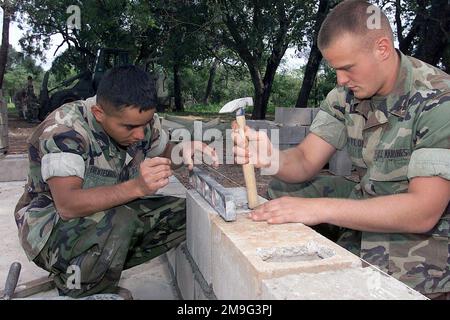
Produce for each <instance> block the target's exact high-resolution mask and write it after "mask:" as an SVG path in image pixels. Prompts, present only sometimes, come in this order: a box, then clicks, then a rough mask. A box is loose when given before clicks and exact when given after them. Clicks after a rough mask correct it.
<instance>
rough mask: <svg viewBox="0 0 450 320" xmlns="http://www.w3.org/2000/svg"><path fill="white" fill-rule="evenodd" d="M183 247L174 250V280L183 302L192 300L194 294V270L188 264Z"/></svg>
mask: <svg viewBox="0 0 450 320" xmlns="http://www.w3.org/2000/svg"><path fill="white" fill-rule="evenodd" d="M183 248H185V247H184V245H180V246H178V247H177V250H176V280H177V286H178V289H179V290H180V294H181V296H182V298H183V299H184V300H193V299H194V293H195V285H194V282H195V281H194V269H193V268H192V265H191V264H190V262H189V259H188V257H187V256H186V252H185V251H184V250H183Z"/></svg>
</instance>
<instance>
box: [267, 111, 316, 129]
mask: <svg viewBox="0 0 450 320" xmlns="http://www.w3.org/2000/svg"><path fill="white" fill-rule="evenodd" d="M315 109H316V108H280V107H277V108H275V122H276V123H281V124H283V125H288V126H309V125H310V124H311V123H312V120H313V119H314V116H315V114H317V111H314V110H315ZM314 113H315V114H314Z"/></svg>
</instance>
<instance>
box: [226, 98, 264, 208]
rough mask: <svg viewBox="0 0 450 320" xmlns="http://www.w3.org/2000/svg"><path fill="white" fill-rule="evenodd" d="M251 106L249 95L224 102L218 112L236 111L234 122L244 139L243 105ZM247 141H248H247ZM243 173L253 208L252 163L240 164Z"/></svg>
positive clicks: (253, 181)
mask: <svg viewBox="0 0 450 320" xmlns="http://www.w3.org/2000/svg"><path fill="white" fill-rule="evenodd" d="M246 106H253V99H252V98H251V97H248V98H241V99H236V100H233V101H230V102H228V103H227V104H225V105H224V106H223V107H222V109H220V111H219V113H230V112H236V122H237V124H238V126H239V131H240V134H241V135H242V137H243V138H244V139H246V138H245V136H244V129H245V107H246ZM247 142H248V141H247ZM242 171H243V173H244V179H245V186H246V189H247V198H248V207H249V208H250V209H254V208H256V207H257V206H258V193H257V191H256V179H255V168H254V166H253V164H251V163H247V164H243V165H242Z"/></svg>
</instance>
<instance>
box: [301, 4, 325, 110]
mask: <svg viewBox="0 0 450 320" xmlns="http://www.w3.org/2000/svg"><path fill="white" fill-rule="evenodd" d="M328 11H330V4H329V1H328V0H320V3H319V9H318V10H317V15H316V23H315V25H314V38H313V41H312V45H311V53H310V54H309V58H308V63H307V64H306V68H305V75H304V77H303V82H302V87H301V88H300V93H299V94H298V98H297V102H296V104H295V107H296V108H306V107H307V106H308V100H309V96H310V94H311V89H312V88H313V85H314V80H315V79H316V75H317V71H318V70H319V66H320V62H321V61H322V53H321V52H320V50H319V47H318V46H317V37H318V35H319V30H320V26H321V25H322V22H323V20H324V19H325V17H326V16H327V14H328Z"/></svg>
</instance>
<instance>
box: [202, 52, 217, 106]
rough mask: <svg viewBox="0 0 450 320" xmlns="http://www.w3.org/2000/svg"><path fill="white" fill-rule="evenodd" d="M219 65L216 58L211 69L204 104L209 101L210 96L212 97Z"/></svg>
mask: <svg viewBox="0 0 450 320" xmlns="http://www.w3.org/2000/svg"><path fill="white" fill-rule="evenodd" d="M218 65H219V60H218V59H214V62H213V64H212V66H211V68H210V69H209V79H208V85H207V86H206V91H205V97H204V98H203V103H204V104H208V103H209V98H210V97H211V93H212V89H213V84H214V78H215V76H216V71H217V67H218Z"/></svg>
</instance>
